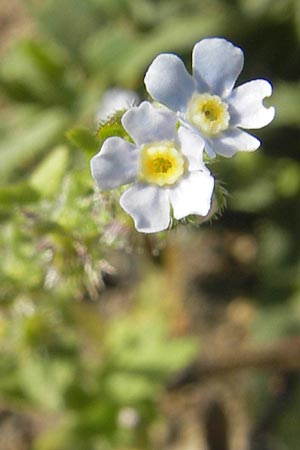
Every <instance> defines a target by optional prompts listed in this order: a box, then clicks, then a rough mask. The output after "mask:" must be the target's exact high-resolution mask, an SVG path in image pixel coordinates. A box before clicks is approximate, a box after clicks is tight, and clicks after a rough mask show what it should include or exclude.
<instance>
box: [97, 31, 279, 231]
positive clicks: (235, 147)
mask: <svg viewBox="0 0 300 450" xmlns="http://www.w3.org/2000/svg"><path fill="white" fill-rule="evenodd" d="M242 67H243V52H242V50H241V49H240V48H238V47H235V46H234V45H233V44H231V43H230V42H228V41H227V40H225V39H221V38H208V39H203V40H202V41H200V42H198V43H197V44H196V45H195V47H194V49H193V76H192V75H190V74H189V73H188V72H187V70H186V68H185V66H184V64H183V62H182V60H181V59H180V58H179V57H178V56H176V55H174V54H161V55H158V56H157V57H156V58H155V59H154V61H153V62H152V64H151V65H150V67H149V69H148V71H147V73H146V76H145V86H146V89H147V91H148V93H149V94H150V96H151V97H152V99H153V100H155V102H158V103H159V104H158V105H157V104H151V103H149V102H147V101H145V102H142V103H141V104H140V105H139V106H133V107H131V108H130V109H129V110H127V111H126V112H125V113H124V115H123V116H122V119H121V123H122V126H123V128H124V130H125V131H126V132H127V133H128V136H129V139H130V141H129V140H125V139H122V138H120V137H116V136H114V137H109V138H108V139H106V140H105V142H104V143H103V145H102V148H101V149H100V151H99V153H98V154H97V155H95V156H94V157H93V158H92V160H91V171H92V175H93V177H94V179H95V181H96V183H97V185H98V187H99V188H100V189H105V190H108V189H114V188H116V187H119V186H122V185H126V184H129V183H132V184H131V186H130V187H129V188H128V189H127V190H126V191H125V192H124V193H123V194H122V196H121V198H120V204H121V206H122V208H123V209H124V210H125V211H126V212H127V213H128V214H130V215H131V216H132V218H133V220H134V223H135V227H136V229H137V230H138V231H141V232H145V233H153V232H158V231H161V230H165V229H167V228H168V227H169V224H170V221H171V218H172V217H174V218H175V219H178V220H179V219H182V218H184V217H187V216H189V215H194V214H195V215H199V216H206V215H207V214H209V211H210V209H211V202H212V196H213V192H214V178H213V177H212V175H211V174H210V172H209V170H208V169H207V168H206V166H205V164H204V162H203V154H204V151H205V152H206V154H207V156H208V157H215V156H216V154H220V155H222V156H225V157H231V156H233V155H234V154H235V153H236V152H238V151H253V150H256V149H257V148H258V147H259V146H260V141H259V140H258V139H257V138H256V137H254V136H252V135H251V134H249V133H248V132H246V131H244V129H252V128H261V127H263V126H265V125H267V124H268V123H270V122H271V121H272V119H273V118H274V113H275V111H274V108H273V107H270V108H266V107H265V106H264V105H263V99H264V98H265V97H268V96H270V95H271V92H272V87H271V84H270V83H269V82H268V81H266V80H253V81H250V82H248V83H245V84H243V85H241V86H238V87H236V88H234V84H235V82H236V79H237V77H238V76H239V74H240V72H241V69H242Z"/></svg>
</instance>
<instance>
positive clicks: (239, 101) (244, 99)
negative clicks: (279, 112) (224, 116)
mask: <svg viewBox="0 0 300 450" xmlns="http://www.w3.org/2000/svg"><path fill="white" fill-rule="evenodd" d="M271 94H272V86H271V84H270V83H269V82H268V81H267V80H253V81H249V82H248V83H245V84H242V85H241V86H239V87H237V88H236V89H234V90H233V91H232V93H231V94H230V96H229V97H228V99H227V102H228V105H229V111H230V124H231V125H233V126H241V127H243V128H261V127H264V126H265V125H268V123H270V122H271V121H272V120H273V118H274V115H275V108H273V107H271V108H265V106H264V105H263V103H262V102H263V99H264V98H265V97H269V96H270V95H271Z"/></svg>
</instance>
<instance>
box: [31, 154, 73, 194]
mask: <svg viewBox="0 0 300 450" xmlns="http://www.w3.org/2000/svg"><path fill="white" fill-rule="evenodd" d="M68 159H69V152H68V148H67V147H64V146H59V147H57V148H55V149H54V150H53V151H52V152H51V153H50V155H48V156H46V158H45V159H44V160H43V161H42V162H41V163H40V164H39V166H38V167H37V168H36V170H35V171H34V172H33V174H32V175H31V177H30V185H31V186H32V187H33V188H34V189H36V191H37V192H39V193H40V194H41V195H43V196H44V197H51V196H53V195H55V194H56V193H57V191H58V190H59V187H60V185H61V181H62V178H63V176H64V174H65V172H66V169H67V165H68Z"/></svg>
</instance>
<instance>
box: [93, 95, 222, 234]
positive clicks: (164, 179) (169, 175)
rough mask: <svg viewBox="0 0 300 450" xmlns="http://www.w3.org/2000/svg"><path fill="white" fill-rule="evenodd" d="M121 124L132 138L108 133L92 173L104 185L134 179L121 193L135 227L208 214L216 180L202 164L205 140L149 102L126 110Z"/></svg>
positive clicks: (158, 226)
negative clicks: (178, 125)
mask: <svg viewBox="0 0 300 450" xmlns="http://www.w3.org/2000/svg"><path fill="white" fill-rule="evenodd" d="M122 124H123V127H124V128H125V130H126V131H127V132H128V134H129V135H130V136H131V138H132V140H133V141H134V143H130V142H128V141H126V140H124V139H121V138H119V137H110V138H108V139H107V140H106V141H105V142H104V144H103V146H102V148H101V149H100V151H99V153H98V154H97V155H95V156H94V157H93V158H92V160H91V171H92V176H93V178H94V179H95V181H96V183H97V185H98V187H99V188H100V189H105V190H107V189H113V188H116V187H118V186H121V185H124V184H128V183H133V184H132V185H131V186H130V187H129V188H128V189H127V190H126V191H125V192H124V193H123V194H122V196H121V198H120V204H121V206H122V208H123V209H124V210H125V211H126V212H127V213H128V214H130V215H131V216H132V217H133V220H134V223H135V226H136V229H137V230H138V231H142V232H145V233H154V232H157V231H161V230H165V229H166V228H168V226H169V224H170V220H171V209H172V212H173V216H174V217H175V219H178V220H179V219H182V218H183V217H186V216H188V215H190V214H198V215H201V216H205V215H206V214H207V213H208V211H209V209H210V204H211V197H212V193H213V188H214V179H213V177H212V176H211V175H210V173H209V171H208V169H207V168H206V167H205V166H204V163H203V160H202V156H203V147H204V143H203V139H202V138H201V137H200V136H198V135H196V134H194V133H191V132H190V130H188V129H187V128H185V127H182V126H181V127H179V129H178V131H177V130H176V125H177V117H176V115H175V114H174V113H173V112H171V111H168V110H164V109H157V108H155V107H154V106H152V105H151V104H150V103H149V102H143V103H141V105H140V106H138V107H133V108H131V109H130V110H128V111H127V112H126V113H125V114H124V115H123V117H122Z"/></svg>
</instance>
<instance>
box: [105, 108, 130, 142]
mask: <svg viewBox="0 0 300 450" xmlns="http://www.w3.org/2000/svg"><path fill="white" fill-rule="evenodd" d="M125 112H126V109H122V110H120V111H116V112H115V113H114V114H113V115H111V116H110V117H109V118H108V120H107V121H104V122H101V123H100V125H99V128H98V131H97V137H98V138H99V139H100V140H101V141H104V140H105V139H107V138H109V137H112V136H118V137H121V138H123V139H125V140H127V141H130V142H132V139H131V137H130V136H129V134H128V133H127V131H126V130H125V129H124V127H123V125H122V122H121V119H122V116H123V114H124V113H125Z"/></svg>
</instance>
